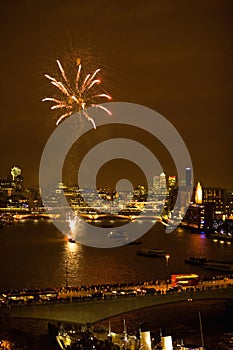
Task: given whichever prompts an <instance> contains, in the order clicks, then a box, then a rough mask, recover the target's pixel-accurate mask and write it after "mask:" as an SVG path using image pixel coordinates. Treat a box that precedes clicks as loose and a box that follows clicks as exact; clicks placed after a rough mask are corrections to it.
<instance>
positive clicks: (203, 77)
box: [0, 0, 233, 189]
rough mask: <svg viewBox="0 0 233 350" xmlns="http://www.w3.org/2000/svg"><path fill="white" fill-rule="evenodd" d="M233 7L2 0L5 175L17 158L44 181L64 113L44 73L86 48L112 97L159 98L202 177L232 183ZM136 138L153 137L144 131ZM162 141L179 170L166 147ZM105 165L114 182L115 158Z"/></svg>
mask: <svg viewBox="0 0 233 350" xmlns="http://www.w3.org/2000/svg"><path fill="white" fill-rule="evenodd" d="M232 14H233V2H232V1H231V0H229V1H228V0H195V1H194V0H189V1H187V0H154V1H137V0H134V1H129V0H125V1H123V0H122V1H107V0H106V1H104V0H99V1H97V0H95V1H94V0H89V1H80V0H75V1H64V0H63V1H60V0H48V1H43V0H40V1H38V0H34V1H29V0H28V1H24V0H22V1H18V0H10V1H2V2H1V5H0V16H1V22H0V23H1V24H0V26H1V27H0V28H1V30H0V37H1V44H0V45H1V54H0V63H1V80H0V81H1V85H0V100H1V129H0V148H1V157H0V176H1V177H6V176H7V175H8V174H9V171H10V168H11V166H13V165H17V166H19V167H21V168H22V175H23V177H24V179H25V184H26V185H27V186H35V185H37V182H38V169H39V162H40V157H41V154H42V151H43V148H44V145H45V143H46V141H47V139H48V138H49V136H50V135H51V133H52V132H53V130H54V129H55V127H56V126H55V123H56V114H55V113H54V112H53V111H51V110H50V109H49V105H48V104H46V103H42V102H41V100H42V98H43V97H45V96H50V95H51V88H50V86H49V83H48V81H47V80H46V78H45V77H44V73H49V74H51V75H52V73H53V72H54V71H56V59H60V60H61V61H62V62H64V61H65V60H68V58H69V59H70V58H71V57H74V56H75V52H76V50H77V49H81V50H82V52H85V50H86V52H87V53H88V54H87V58H88V59H87V61H88V60H89V61H90V62H92V63H91V64H93V62H94V65H97V66H100V68H102V71H103V76H104V78H105V80H106V87H107V90H108V92H109V93H110V94H111V95H112V97H113V101H122V102H123V101H124V102H133V103H137V104H142V105H144V106H147V107H150V108H152V109H154V110H156V111H157V112H159V113H161V114H162V115H163V116H164V117H166V118H167V119H168V120H169V121H170V122H171V123H172V124H173V125H174V126H175V127H176V129H177V130H178V131H179V133H180V134H181V136H182V137H183V139H184V141H185V143H186V145H187V147H188V149H189V152H190V155H191V158H192V161H193V165H194V175H195V181H201V183H202V184H203V185H206V186H221V187H225V188H229V189H233V186H232V174H233V169H232V135H233V122H232V111H233V99H232V92H233V75H232V73H233V69H232V67H233V66H232V58H233V42H232V38H233V28H232ZM93 132H94V131H92V135H94V134H93ZM124 132H125V131H123V133H124ZM131 134H132V131H131ZM95 137H96V138H97V139H100V133H96V136H93V138H95ZM135 137H138V139H139V140H140V142H143V140H145V139H147V141H146V142H145V143H146V144H147V145H148V143H150V142H153V141H152V140H150V138H147V137H146V136H145V135H144V134H143V132H142V134H141V135H140V132H139V131H135ZM86 143H88V142H86ZM86 143H85V144H86ZM150 145H151V144H150ZM79 147H82V146H81V145H79ZM152 148H153V147H152ZM83 149H85V147H83ZM154 149H155V152H156V150H157V151H158V153H159V154H156V156H157V158H158V159H159V160H160V161H161V163H163V164H164V168H165V171H166V172H167V173H172V172H173V167H172V165H170V164H169V161H168V160H166V159H167V158H166V156H164V150H162V149H160V147H159V146H158V147H157V146H155V147H154ZM160 158H162V160H161V159H160ZM124 168H125V167H124ZM106 169H107V170H106ZM117 169H118V171H119V173H120V166H117ZM129 169H130V167H129ZM104 170H105V171H104V175H103V178H106V185H108V183H107V181H108V180H107V175H106V174H111V171H110V167H109V169H108V168H107V167H105V169H104ZM114 173H115V172H114ZM119 176H120V175H119ZM124 177H125V176H124ZM138 180H139V181H140V176H139V178H138Z"/></svg>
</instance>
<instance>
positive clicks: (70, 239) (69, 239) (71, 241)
mask: <svg viewBox="0 0 233 350" xmlns="http://www.w3.org/2000/svg"><path fill="white" fill-rule="evenodd" d="M68 242H70V243H76V241H75V239H74V238H72V237H71V236H68Z"/></svg>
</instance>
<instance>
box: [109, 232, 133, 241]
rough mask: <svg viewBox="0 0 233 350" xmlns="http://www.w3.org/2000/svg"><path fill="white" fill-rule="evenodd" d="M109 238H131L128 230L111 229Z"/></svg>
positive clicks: (124, 239) (125, 239) (126, 239)
mask: <svg viewBox="0 0 233 350" xmlns="http://www.w3.org/2000/svg"><path fill="white" fill-rule="evenodd" d="M108 238H112V239H117V240H123V241H128V239H129V237H128V235H127V232H124V231H117V230H115V231H110V232H109V234H108Z"/></svg>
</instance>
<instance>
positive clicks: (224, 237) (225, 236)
mask: <svg viewBox="0 0 233 350" xmlns="http://www.w3.org/2000/svg"><path fill="white" fill-rule="evenodd" d="M206 237H207V238H210V239H213V240H214V241H215V240H216V241H223V242H233V235H232V234H230V233H225V232H224V233H221V232H217V231H216V232H214V233H208V234H207V235H206Z"/></svg>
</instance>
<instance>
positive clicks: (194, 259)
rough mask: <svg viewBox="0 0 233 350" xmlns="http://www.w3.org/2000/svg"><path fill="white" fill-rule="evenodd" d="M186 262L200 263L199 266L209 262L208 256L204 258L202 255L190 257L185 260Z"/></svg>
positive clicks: (191, 263)
mask: <svg viewBox="0 0 233 350" xmlns="http://www.w3.org/2000/svg"><path fill="white" fill-rule="evenodd" d="M184 262H185V263H186V264H190V265H198V266H202V265H203V264H205V263H207V262H208V259H207V258H202V257H192V256H191V257H190V258H189V259H186V260H185V261H184Z"/></svg>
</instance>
